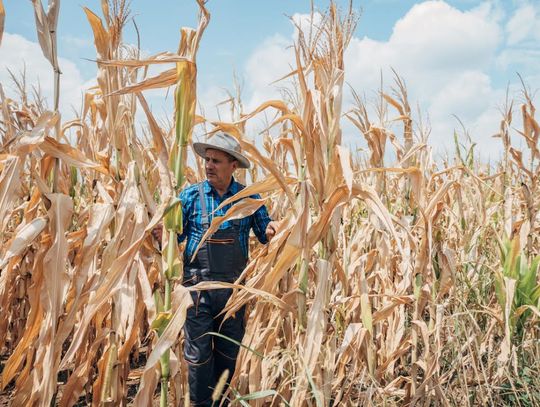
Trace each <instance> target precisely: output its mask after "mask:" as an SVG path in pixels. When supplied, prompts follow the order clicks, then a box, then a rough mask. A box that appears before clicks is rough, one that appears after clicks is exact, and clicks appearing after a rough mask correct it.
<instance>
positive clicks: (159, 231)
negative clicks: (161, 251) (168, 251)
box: [150, 225, 163, 248]
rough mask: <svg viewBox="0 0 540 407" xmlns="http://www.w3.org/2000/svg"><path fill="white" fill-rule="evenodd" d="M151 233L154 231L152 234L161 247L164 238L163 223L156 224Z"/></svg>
mask: <svg viewBox="0 0 540 407" xmlns="http://www.w3.org/2000/svg"><path fill="white" fill-rule="evenodd" d="M150 233H152V236H153V237H154V239H156V240H157V242H158V246H159V247H160V248H161V246H162V245H161V241H162V239H163V226H162V225H157V226H154V228H153V229H152V231H151V232H150Z"/></svg>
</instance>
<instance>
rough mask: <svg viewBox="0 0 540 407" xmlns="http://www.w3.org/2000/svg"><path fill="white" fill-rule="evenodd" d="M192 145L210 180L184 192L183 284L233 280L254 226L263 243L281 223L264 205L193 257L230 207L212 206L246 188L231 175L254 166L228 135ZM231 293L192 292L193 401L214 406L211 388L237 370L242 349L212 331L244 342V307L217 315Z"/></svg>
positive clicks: (187, 347) (188, 346)
mask: <svg viewBox="0 0 540 407" xmlns="http://www.w3.org/2000/svg"><path fill="white" fill-rule="evenodd" d="M193 148H194V150H195V152H196V153H197V154H198V155H200V156H201V157H203V158H204V159H205V169H206V178H207V179H206V181H204V182H201V183H199V184H195V185H192V186H189V187H187V188H185V189H184V190H183V191H182V192H181V193H180V200H181V201H182V210H183V222H184V225H183V227H184V229H183V231H184V232H183V234H182V235H181V236H179V241H184V240H186V248H185V252H184V285H186V286H189V285H194V284H197V283H198V282H200V281H226V282H233V281H235V280H236V279H237V278H238V277H239V276H240V274H241V273H242V271H243V269H244V267H245V266H246V262H247V258H248V240H249V232H250V230H251V229H253V231H254V232H255V235H256V236H257V238H258V239H259V241H260V242H261V243H263V244H265V243H267V242H268V241H269V240H270V239H272V237H273V236H274V235H275V233H276V228H277V224H276V222H273V221H271V219H270V217H269V216H268V212H267V210H266V207H265V206H262V207H261V208H259V209H258V210H257V211H256V212H255V213H254V214H253V215H251V216H248V217H246V218H243V219H240V220H234V221H228V222H224V223H223V224H222V225H221V227H220V229H219V230H218V231H217V232H216V233H214V235H212V236H211V237H210V238H208V239H207V240H206V242H205V243H204V244H203V246H201V248H200V250H199V252H198V253H197V255H196V257H195V259H194V260H193V261H191V258H192V256H193V254H194V252H195V249H196V247H197V245H198V244H199V242H200V241H201V238H202V236H203V235H204V232H205V231H206V230H207V229H208V226H209V224H210V223H211V221H212V218H213V217H214V216H222V215H224V214H225V212H226V211H227V210H228V209H229V208H230V206H231V205H227V206H225V207H224V208H222V209H220V210H219V211H216V212H214V210H215V209H216V208H217V207H218V206H219V205H220V204H221V202H223V201H224V200H225V199H227V198H229V197H231V196H233V195H234V194H236V193H237V192H238V191H240V190H241V189H243V188H244V186H243V185H241V184H240V183H238V182H236V181H235V179H234V178H233V173H234V171H235V170H236V169H237V168H249V167H250V163H249V161H248V159H247V158H246V157H245V156H244V155H242V153H241V149H240V145H239V143H238V142H237V141H236V139H234V138H233V137H231V136H230V135H228V134H226V133H217V134H215V135H214V136H213V137H212V138H211V140H210V141H209V142H208V143H193ZM253 197H254V198H260V197H259V196H257V195H255V196H253ZM231 292H232V290H230V289H219V290H206V291H200V292H193V293H192V298H193V303H194V305H193V306H192V307H191V308H189V310H188V312H187V318H186V323H185V327H184V332H185V343H184V357H185V359H186V361H187V363H188V367H189V391H190V398H191V402H192V403H193V404H194V405H197V406H210V405H211V403H212V401H211V396H212V392H213V389H214V387H215V385H216V383H217V381H218V380H219V378H220V376H221V374H222V373H223V372H224V370H225V369H227V370H228V371H229V376H228V377H229V379H230V378H231V377H232V375H233V373H234V368H235V364H236V358H237V355H238V351H239V347H238V346H237V345H236V344H235V343H234V342H231V341H229V340H227V339H223V338H222V337H218V336H215V335H209V334H208V332H218V333H220V334H221V335H224V336H226V337H228V338H231V339H232V340H234V341H236V342H241V341H242V338H243V336H244V309H243V308H242V309H241V310H240V311H238V312H237V313H236V315H235V316H234V318H229V319H227V320H225V321H223V316H221V315H219V314H220V313H221V311H222V310H223V308H224V307H225V304H226V303H227V301H228V299H229V297H230V295H231ZM228 381H229V380H228Z"/></svg>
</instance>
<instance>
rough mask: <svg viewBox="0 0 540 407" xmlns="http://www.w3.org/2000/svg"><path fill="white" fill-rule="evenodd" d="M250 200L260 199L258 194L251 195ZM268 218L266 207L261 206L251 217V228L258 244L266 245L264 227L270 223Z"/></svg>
mask: <svg viewBox="0 0 540 407" xmlns="http://www.w3.org/2000/svg"><path fill="white" fill-rule="evenodd" d="M251 198H255V199H261V196H260V195H259V194H256V195H252V196H251ZM271 220H272V219H270V216H269V215H268V210H267V209H266V205H263V206H261V207H260V208H259V209H257V211H256V212H255V213H254V214H253V215H252V225H251V226H252V228H253V232H255V236H257V239H259V242H261V243H262V244H266V243H268V239H267V238H266V227H267V226H268V224H269V223H270V222H271Z"/></svg>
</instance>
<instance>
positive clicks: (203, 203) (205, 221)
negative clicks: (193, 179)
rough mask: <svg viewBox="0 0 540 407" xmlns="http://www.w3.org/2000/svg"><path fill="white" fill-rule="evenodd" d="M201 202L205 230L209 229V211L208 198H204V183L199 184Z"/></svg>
mask: <svg viewBox="0 0 540 407" xmlns="http://www.w3.org/2000/svg"><path fill="white" fill-rule="evenodd" d="M199 200H200V201H201V210H202V224H203V229H204V230H206V229H208V225H209V222H208V211H207V210H206V197H205V196H204V188H203V183H202V182H200V183H199Z"/></svg>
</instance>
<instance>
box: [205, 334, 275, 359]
mask: <svg viewBox="0 0 540 407" xmlns="http://www.w3.org/2000/svg"><path fill="white" fill-rule="evenodd" d="M205 335H213V336H217V337H219V338H223V339H225V340H227V341H229V342H232V343H234V344H236V345H238V346H241V347H242V348H244V349H246V350H248V351H250V352H251V353H253V354H254V355H256V356H258V357H260V358H261V359H263V358H264V355H263V354H262V353H260V352H257V351H256V350H255V349H251V348H250V347H248V346H246V345H244V344H242V343H240V342H238V341H236V340H234V339H232V338H229V337H228V336H225V335H222V334H220V333H217V332H208V333H206V334H205Z"/></svg>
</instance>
